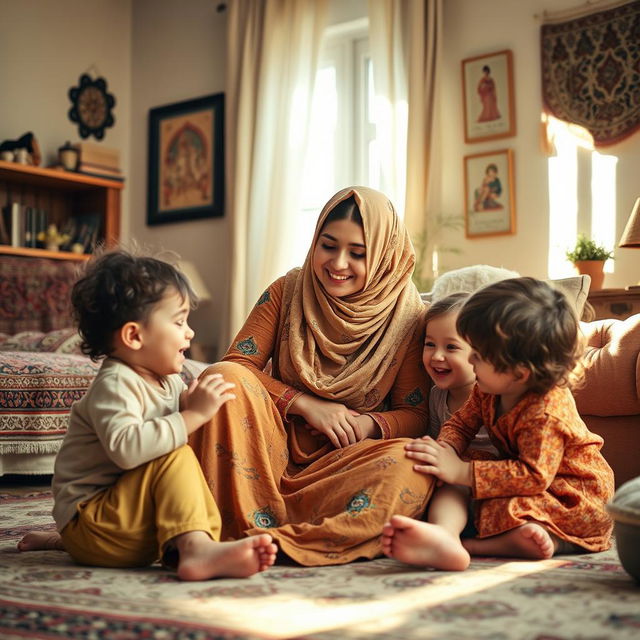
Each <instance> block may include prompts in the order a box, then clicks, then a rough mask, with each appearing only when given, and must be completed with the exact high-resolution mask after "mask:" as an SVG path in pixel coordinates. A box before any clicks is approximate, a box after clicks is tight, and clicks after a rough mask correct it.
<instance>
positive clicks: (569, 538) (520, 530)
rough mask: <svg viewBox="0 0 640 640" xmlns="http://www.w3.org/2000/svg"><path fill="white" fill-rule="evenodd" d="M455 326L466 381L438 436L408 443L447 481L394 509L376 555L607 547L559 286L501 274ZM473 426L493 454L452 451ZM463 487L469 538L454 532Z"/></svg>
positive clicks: (595, 439)
mask: <svg viewBox="0 0 640 640" xmlns="http://www.w3.org/2000/svg"><path fill="white" fill-rule="evenodd" d="M457 329H458V333H459V334H460V335H461V336H463V337H464V339H465V340H467V341H468V342H469V343H470V344H471V345H472V352H471V355H470V356H469V361H470V362H471V363H472V364H473V367H474V371H475V374H476V381H477V382H476V386H475V387H474V389H473V392H472V394H471V396H470V398H469V400H468V401H467V403H466V404H465V405H464V406H463V407H462V408H461V409H460V410H459V411H458V412H457V413H456V414H454V415H453V416H452V418H451V419H450V420H449V421H448V422H446V423H445V424H444V425H443V427H442V430H441V432H440V435H439V437H438V439H437V440H433V439H432V438H430V437H428V436H425V437H424V438H422V439H418V440H414V441H413V442H412V443H410V444H409V445H407V446H406V449H407V456H408V457H410V458H412V459H414V460H415V461H416V463H417V464H416V466H415V467H414V469H416V470H417V471H419V472H421V473H429V474H433V475H434V476H436V477H437V478H438V479H439V480H440V481H441V482H443V483H445V484H443V485H442V486H441V487H439V488H438V489H437V490H436V492H435V494H434V497H433V499H432V501H431V503H430V505H429V510H428V515H427V520H428V521H427V522H420V521H417V520H412V519H410V518H407V517H405V516H401V515H395V516H393V517H392V518H391V520H390V522H388V523H387V524H385V526H384V527H383V537H382V543H383V551H384V553H385V554H386V555H387V556H389V557H393V558H396V559H397V560H400V561H402V562H407V563H409V564H416V565H423V566H430V567H434V568H437V569H445V570H450V571H452V570H463V569H465V568H466V567H467V566H468V565H469V561H470V556H472V555H491V556H508V557H516V558H531V559H544V558H550V557H551V556H553V555H554V554H556V553H572V552H573V553H576V552H584V551H592V552H595V551H603V550H605V549H608V548H609V546H610V539H611V530H612V522H611V519H610V518H609V516H608V515H607V513H606V511H605V504H606V503H607V502H608V501H609V500H610V499H611V497H612V495H613V491H614V479H613V472H612V470H611V468H610V467H609V465H608V464H607V462H606V461H605V459H604V457H603V456H602V454H601V453H600V448H601V447H602V444H603V440H602V438H601V437H600V436H598V435H596V434H593V433H591V432H590V431H589V430H588V429H587V427H586V426H585V424H584V422H583V421H582V419H581V418H580V416H579V415H578V412H577V409H576V406H575V402H574V400H573V396H572V395H571V392H570V391H569V389H568V388H567V386H568V384H569V382H570V381H571V379H572V378H573V377H574V372H575V368H576V364H577V363H578V361H579V357H578V356H579V353H580V352H581V346H582V345H581V341H580V339H579V326H578V321H577V318H576V316H575V314H574V313H573V311H572V310H571V308H570V306H569V304H568V302H567V301H566V299H565V298H564V296H563V294H562V293H560V292H558V291H555V290H554V289H552V288H551V287H550V286H549V285H547V284H546V283H544V282H541V281H539V280H535V279H533V278H512V279H508V280H503V281H501V282H498V283H495V284H493V285H489V286H488V287H485V288H484V289H481V290H480V291H478V292H477V293H476V294H474V295H473V296H472V297H471V298H470V299H469V300H468V301H467V302H466V303H465V305H464V306H463V308H462V309H461V311H460V314H459V316H458V321H457ZM483 425H484V426H486V427H487V430H488V432H489V436H490V438H491V441H492V442H493V444H494V445H495V446H496V448H497V449H498V451H499V453H500V459H498V460H471V461H468V460H466V459H464V458H462V457H460V456H462V454H463V453H464V452H465V450H466V448H467V446H468V445H469V443H470V442H471V441H472V439H473V438H474V436H475V434H476V433H477V432H478V430H479V429H480V428H481V427H482V426H483ZM469 487H470V489H471V494H472V497H473V499H474V512H475V527H476V529H477V536H476V537H473V538H466V539H462V540H461V539H460V533H461V531H462V530H463V528H464V526H465V523H466V519H467V508H468V494H469V489H468V488H469Z"/></svg>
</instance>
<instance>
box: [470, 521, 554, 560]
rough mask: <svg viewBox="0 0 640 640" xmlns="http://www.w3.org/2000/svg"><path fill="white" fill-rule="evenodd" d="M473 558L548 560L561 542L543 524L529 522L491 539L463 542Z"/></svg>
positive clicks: (472, 539)
mask: <svg viewBox="0 0 640 640" xmlns="http://www.w3.org/2000/svg"><path fill="white" fill-rule="evenodd" d="M463 544H464V547H465V549H466V550H467V551H468V552H469V553H470V554H471V555H472V556H503V557H505V556H506V557H509V558H530V559H532V560H546V559H547V558H551V557H552V556H553V555H554V553H555V552H556V550H557V548H558V544H559V541H558V540H557V539H556V538H555V536H552V535H551V534H550V533H549V532H548V531H547V530H546V529H545V528H544V527H543V526H542V525H541V524H538V523H537V522H528V523H527V524H523V525H521V526H519V527H516V528H515V529H511V530H510V531H506V532H505V533H501V534H499V535H497V536H491V537H490V538H468V539H465V540H464V541H463Z"/></svg>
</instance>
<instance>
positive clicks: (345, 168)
mask: <svg viewBox="0 0 640 640" xmlns="http://www.w3.org/2000/svg"><path fill="white" fill-rule="evenodd" d="M367 31H368V20H367V19H366V18H365V19H361V20H357V21H354V22H349V23H345V24H342V25H336V26H333V27H330V28H329V29H328V30H327V32H326V34H325V39H324V42H323V46H322V50H321V54H320V64H319V69H318V72H317V74H316V80H315V87H314V93H313V104H312V107H311V121H310V131H309V142H308V147H307V152H306V155H305V159H304V172H303V184H302V204H301V213H300V216H299V217H298V228H297V230H296V238H297V242H296V247H295V255H294V256H293V258H294V261H293V264H295V265H301V264H302V262H303V261H304V258H305V256H306V252H307V250H308V247H309V245H310V243H311V240H312V238H313V230H314V227H315V221H316V219H317V217H318V214H319V213H320V211H321V209H322V207H323V205H324V204H325V203H326V201H327V199H328V198H329V197H330V196H331V194H333V193H335V192H336V191H338V190H339V189H341V188H343V187H346V186H349V185H353V184H365V185H369V186H371V187H373V188H379V174H380V169H379V161H378V153H377V146H376V135H375V131H376V129H375V124H374V122H373V115H372V114H373V111H372V106H373V100H374V94H373V72H372V65H371V59H370V57H369V40H368V35H367Z"/></svg>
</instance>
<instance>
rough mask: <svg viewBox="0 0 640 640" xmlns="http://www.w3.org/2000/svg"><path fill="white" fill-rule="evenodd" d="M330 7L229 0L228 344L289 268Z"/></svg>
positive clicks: (318, 1)
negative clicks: (320, 58)
mask: <svg viewBox="0 0 640 640" xmlns="http://www.w3.org/2000/svg"><path fill="white" fill-rule="evenodd" d="M326 5H327V2H326V0H261V1H259V2H257V1H256V0H230V2H229V3H228V7H229V19H228V20H229V22H228V43H227V57H228V59H227V69H226V73H227V83H226V84H227V87H226V105H225V111H226V140H225V144H226V176H227V180H226V187H227V188H226V194H227V196H226V197H227V213H228V215H229V217H230V235H231V238H230V251H231V278H230V283H229V296H228V302H229V306H228V310H227V311H228V313H227V314H226V318H227V323H226V326H225V327H224V329H223V335H222V336H221V343H222V345H224V347H223V348H226V345H228V344H229V342H230V340H231V338H232V337H233V335H234V334H235V333H236V331H237V330H238V329H239V328H240V326H241V325H242V323H243V322H244V320H245V318H246V316H247V314H248V312H249V310H250V309H251V307H252V306H253V304H254V303H255V302H256V300H257V299H258V297H259V295H260V293H262V291H263V290H264V288H265V286H266V285H267V284H269V283H270V282H271V281H273V280H275V279H276V278H277V277H278V276H280V275H282V274H283V273H284V271H285V270H286V265H287V247H288V246H291V244H292V242H293V240H294V237H293V231H294V229H295V224H294V223H295V215H296V213H297V211H298V210H299V186H300V184H301V171H302V158H303V157H304V154H303V151H304V148H305V145H306V137H307V131H308V122H309V115H310V110H311V97H312V92H313V86H314V80H315V73H316V67H317V62H318V54H319V50H320V41H321V37H322V32H323V29H324V26H325V20H326Z"/></svg>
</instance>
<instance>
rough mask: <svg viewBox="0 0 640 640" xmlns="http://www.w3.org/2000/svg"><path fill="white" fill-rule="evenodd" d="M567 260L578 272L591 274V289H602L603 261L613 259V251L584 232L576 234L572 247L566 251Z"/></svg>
mask: <svg viewBox="0 0 640 640" xmlns="http://www.w3.org/2000/svg"><path fill="white" fill-rule="evenodd" d="M566 256H567V260H568V261H569V262H572V263H573V266H574V267H575V268H576V270H577V271H578V273H582V274H586V275H589V276H591V289H592V290H598V289H602V283H603V282H604V263H605V262H606V261H607V260H609V259H610V258H611V259H613V251H610V250H609V249H606V248H605V247H603V246H601V245H598V244H596V243H595V241H594V240H591V239H590V238H587V237H586V236H585V235H584V234H582V233H580V234H578V239H577V240H576V244H575V246H574V248H573V249H571V250H569V251H567V252H566Z"/></svg>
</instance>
